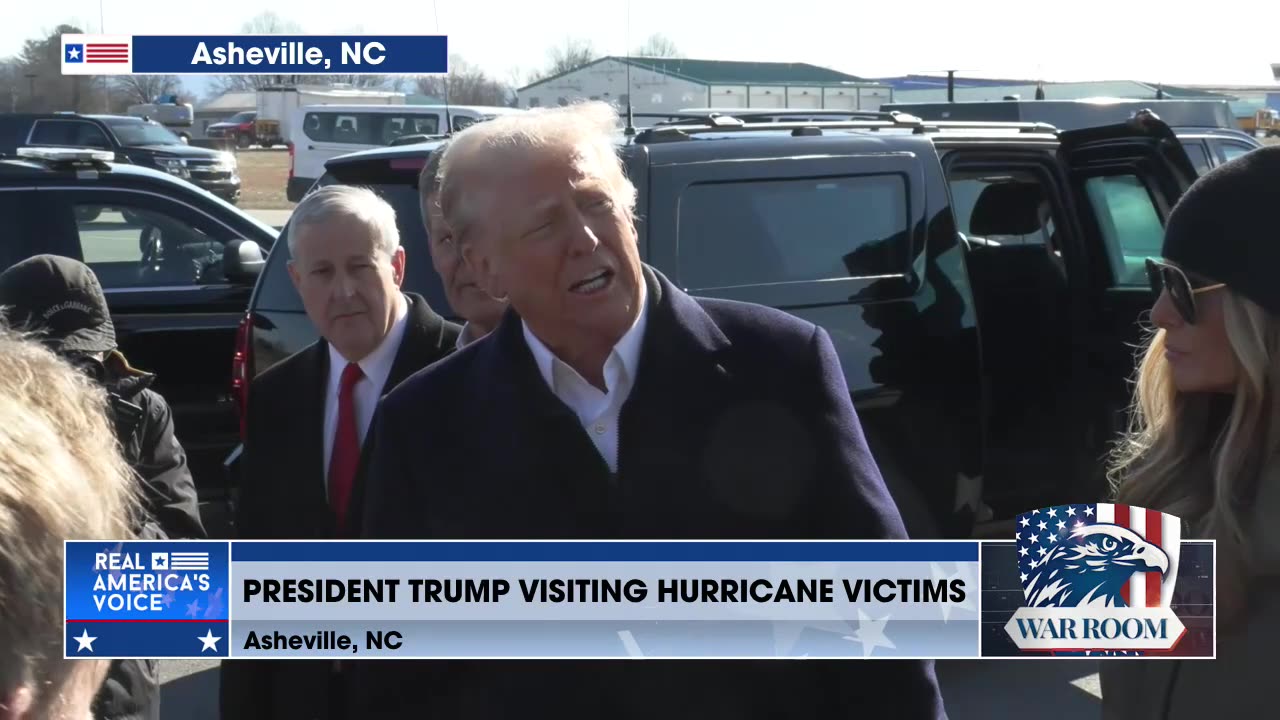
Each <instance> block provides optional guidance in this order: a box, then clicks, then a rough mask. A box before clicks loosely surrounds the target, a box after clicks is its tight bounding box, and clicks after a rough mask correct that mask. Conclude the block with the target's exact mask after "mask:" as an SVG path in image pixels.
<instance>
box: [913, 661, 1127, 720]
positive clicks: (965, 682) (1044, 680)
mask: <svg viewBox="0 0 1280 720" xmlns="http://www.w3.org/2000/svg"><path fill="white" fill-rule="evenodd" d="M937 672H938V683H939V684H940V685H941V686H942V699H943V702H944V703H946V707H947V715H948V717H949V718H950V720H978V719H979V718H980V719H981V720H988V719H989V718H1014V717H1024V716H1026V715H1028V714H1029V713H1032V711H1035V710H1037V709H1040V708H1052V710H1050V711H1049V712H1048V713H1047V714H1046V713H1044V712H1036V713H1035V715H1036V717H1039V718H1046V719H1051V718H1074V719H1076V720H1084V719H1086V718H1097V717H1101V716H1102V704H1101V701H1100V700H1099V699H1098V698H1097V697H1096V696H1094V695H1093V694H1091V693H1089V692H1087V691H1086V690H1084V689H1082V688H1081V687H1077V685H1084V686H1086V687H1092V688H1094V689H1096V688H1097V679H1096V678H1092V679H1090V678H1089V676H1091V675H1094V674H1095V673H1097V672H1098V663H1097V662H1096V661H1089V660H1059V661H1056V662H1055V661H1052V660H981V661H977V660H945V661H944V660H940V661H938V663H937ZM1073 683H1074V684H1073Z"/></svg>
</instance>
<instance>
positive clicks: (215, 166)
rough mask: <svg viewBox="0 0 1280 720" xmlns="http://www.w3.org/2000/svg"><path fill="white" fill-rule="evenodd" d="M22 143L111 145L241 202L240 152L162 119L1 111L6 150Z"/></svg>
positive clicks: (124, 156)
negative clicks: (176, 130) (187, 134)
mask: <svg viewBox="0 0 1280 720" xmlns="http://www.w3.org/2000/svg"><path fill="white" fill-rule="evenodd" d="M20 147H56V148H89V149H96V150H109V151H111V152H112V153H114V154H115V162H117V163H127V164H131V165H138V166H139V167H146V168H153V169H155V170H159V171H161V172H164V173H167V174H169V175H172V176H173V177H176V178H182V179H183V180H186V181H187V182H189V183H191V184H192V185H195V186H196V187H198V188H200V189H202V190H207V191H209V192H211V193H213V194H214V195H217V196H218V197H220V198H222V199H223V200H226V201H227V202H231V203H235V202H237V201H238V200H239V199H240V172H239V169H238V164H237V162H236V157H235V155H233V154H231V153H229V152H221V151H219V150H212V149H209V148H202V147H195V146H193V145H188V144H187V143H186V142H185V141H183V140H182V139H181V138H179V137H178V136H177V135H175V134H173V132H172V131H170V130H169V129H168V128H166V127H165V126H164V125H161V124H160V123H157V122H154V121H151V120H146V119H143V118H140V117H132V116H124V115H78V114H76V113H70V112H56V113H45V114H16V115H12V114H9V115H0V153H4V154H5V155H13V153H14V152H15V151H16V150H17V149H18V148H20Z"/></svg>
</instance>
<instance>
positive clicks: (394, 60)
mask: <svg viewBox="0 0 1280 720" xmlns="http://www.w3.org/2000/svg"><path fill="white" fill-rule="evenodd" d="M448 56H449V43H448V38H446V37H445V36H443V35H109V36H108V35H84V34H76V35H70V34H68V35H63V36H62V72H63V74H64V75H101V74H135V75H169V74H175V75H178V74H180V75H334V74H341V75H347V74H358V75H427V74H441V73H446V72H448Z"/></svg>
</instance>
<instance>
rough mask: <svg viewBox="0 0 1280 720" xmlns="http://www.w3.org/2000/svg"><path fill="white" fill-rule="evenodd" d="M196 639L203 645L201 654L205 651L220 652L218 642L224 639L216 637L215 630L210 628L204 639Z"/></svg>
mask: <svg viewBox="0 0 1280 720" xmlns="http://www.w3.org/2000/svg"><path fill="white" fill-rule="evenodd" d="M196 639H197V640H199V641H200V644H201V648H200V652H204V651H205V650H212V651H214V652H218V641H219V640H221V639H222V638H220V637H214V636H213V628H209V630H208V631H206V632H205V634H204V637H196Z"/></svg>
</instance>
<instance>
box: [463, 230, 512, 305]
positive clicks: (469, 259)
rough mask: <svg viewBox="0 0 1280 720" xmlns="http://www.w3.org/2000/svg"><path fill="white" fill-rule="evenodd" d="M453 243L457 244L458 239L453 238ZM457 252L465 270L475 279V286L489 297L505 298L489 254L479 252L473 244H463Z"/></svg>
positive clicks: (504, 291) (505, 292)
mask: <svg viewBox="0 0 1280 720" xmlns="http://www.w3.org/2000/svg"><path fill="white" fill-rule="evenodd" d="M454 241H455V242H459V240H458V238H457V237H455V238H454ZM459 252H461V253H462V262H463V263H465V264H466V266H467V269H468V270H470V271H471V275H472V277H474V278H475V279H476V284H477V285H479V286H480V289H481V290H484V291H485V293H486V294H488V295H489V297H492V298H505V297H506V296H507V291H506V289H504V288H503V287H501V283H500V281H499V279H498V276H497V273H496V272H495V270H496V269H497V268H496V267H495V263H494V261H493V259H492V258H491V257H489V253H486V252H481V251H480V250H478V249H477V248H476V245H475V243H473V242H463V243H462V244H461V245H460V246H459Z"/></svg>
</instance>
